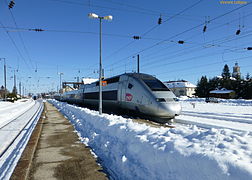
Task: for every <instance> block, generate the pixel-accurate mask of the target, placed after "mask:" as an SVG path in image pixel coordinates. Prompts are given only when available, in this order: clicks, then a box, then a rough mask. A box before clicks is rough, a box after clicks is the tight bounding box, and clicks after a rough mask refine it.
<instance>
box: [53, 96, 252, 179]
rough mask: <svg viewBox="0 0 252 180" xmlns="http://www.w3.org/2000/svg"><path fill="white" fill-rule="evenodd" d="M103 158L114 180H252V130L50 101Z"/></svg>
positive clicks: (104, 164) (83, 139)
mask: <svg viewBox="0 0 252 180" xmlns="http://www.w3.org/2000/svg"><path fill="white" fill-rule="evenodd" d="M50 102H51V103H53V104H54V105H55V106H56V107H57V108H58V109H59V111H60V112H62V113H63V114H64V115H65V116H66V117H67V118H68V119H69V120H70V121H71V123H72V124H73V125H74V127H75V129H76V131H77V132H78V135H79V137H80V139H81V140H82V142H84V143H86V144H87V145H89V146H90V147H91V148H92V150H93V152H94V153H95V154H96V155H97V156H98V159H99V160H100V161H101V162H100V163H101V165H102V166H103V168H104V169H105V170H106V171H107V172H108V174H109V176H110V179H143V180H153V179H158V180H167V179H172V180H186V179H190V180H191V179H193V180H202V179H204V180H212V179H221V180H233V179H252V145H251V144H250V143H249V142H252V133H251V132H246V131H244V132H243V131H234V130H230V129H214V128H209V129H207V128H205V129H204V128H198V127H197V126H195V125H194V126H192V125H180V124H177V125H176V128H165V127H159V128H156V127H150V126H148V125H146V124H139V123H136V122H133V121H132V120H131V119H126V118H123V117H121V116H116V115H108V114H103V115H99V113H98V112H96V111H92V110H89V109H86V108H81V107H76V106H73V105H68V104H67V103H61V102H58V101H55V100H50Z"/></svg>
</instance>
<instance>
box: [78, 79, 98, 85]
mask: <svg viewBox="0 0 252 180" xmlns="http://www.w3.org/2000/svg"><path fill="white" fill-rule="evenodd" d="M82 81H83V83H84V84H91V83H93V82H95V81H98V79H93V78H83V79H82Z"/></svg>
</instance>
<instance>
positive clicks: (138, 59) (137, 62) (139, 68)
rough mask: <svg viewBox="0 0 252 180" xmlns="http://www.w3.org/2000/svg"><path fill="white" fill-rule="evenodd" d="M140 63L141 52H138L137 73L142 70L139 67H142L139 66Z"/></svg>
mask: <svg viewBox="0 0 252 180" xmlns="http://www.w3.org/2000/svg"><path fill="white" fill-rule="evenodd" d="M139 64H140V63H139V54H138V55H137V73H139V71H140V70H139V69H140V68H139Z"/></svg>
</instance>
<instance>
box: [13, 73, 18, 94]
mask: <svg viewBox="0 0 252 180" xmlns="http://www.w3.org/2000/svg"><path fill="white" fill-rule="evenodd" d="M13 89H14V94H17V86H16V72H15V69H14V88H13Z"/></svg>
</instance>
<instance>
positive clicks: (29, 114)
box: [0, 99, 43, 180]
mask: <svg viewBox="0 0 252 180" xmlns="http://www.w3.org/2000/svg"><path fill="white" fill-rule="evenodd" d="M42 110H43V104H42V101H41V100H40V101H34V100H32V99H22V100H19V101H16V102H15V103H11V102H0V179H1V180H2V179H9V178H10V176H11V174H12V172H13V170H14V168H15V166H16V164H17V162H18V160H19V158H20V156H21V154H22V152H23V150H24V148H25V146H26V144H27V142H28V140H29V138H30V135H31V133H32V131H33V129H34V127H35V126H36V123H37V121H38V119H39V117H40V115H41V113H42Z"/></svg>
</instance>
